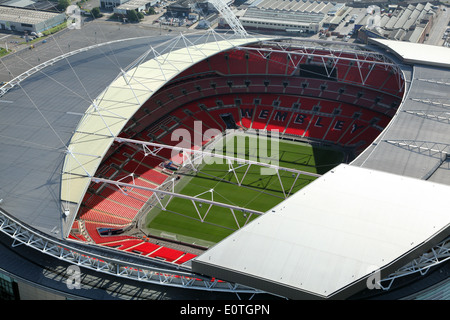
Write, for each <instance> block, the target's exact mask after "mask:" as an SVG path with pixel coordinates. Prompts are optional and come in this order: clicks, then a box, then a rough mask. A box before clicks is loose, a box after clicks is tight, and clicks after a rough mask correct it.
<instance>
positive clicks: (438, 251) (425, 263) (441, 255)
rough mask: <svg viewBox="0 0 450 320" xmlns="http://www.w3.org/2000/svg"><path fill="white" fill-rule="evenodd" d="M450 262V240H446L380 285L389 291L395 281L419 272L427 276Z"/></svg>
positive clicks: (385, 279) (380, 282)
mask: <svg viewBox="0 0 450 320" xmlns="http://www.w3.org/2000/svg"><path fill="white" fill-rule="evenodd" d="M449 260H450V238H447V239H445V240H444V241H442V242H441V243H439V244H438V245H436V246H435V247H433V248H432V249H431V250H430V251H428V252H426V253H424V254H422V255H421V256H420V257H418V258H417V259H414V260H413V261H411V262H410V263H408V264H407V265H405V266H403V267H402V268H400V269H398V270H397V271H396V272H394V273H392V274H390V275H389V276H388V277H386V278H384V279H382V280H380V281H379V282H378V284H379V285H380V287H381V288H382V289H383V290H389V289H390V288H391V287H392V284H393V283H394V281H395V280H397V279H399V278H401V277H404V276H408V275H412V274H415V273H417V272H419V273H420V274H421V275H422V276H423V275H425V274H426V273H427V272H428V270H430V268H432V267H435V266H437V265H440V264H442V263H444V262H446V261H449Z"/></svg>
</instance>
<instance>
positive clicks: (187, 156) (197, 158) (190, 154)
mask: <svg viewBox="0 0 450 320" xmlns="http://www.w3.org/2000/svg"><path fill="white" fill-rule="evenodd" d="M115 141H117V142H119V143H132V144H138V145H142V147H143V150H144V154H145V155H148V154H152V155H156V154H157V153H158V152H159V151H160V150H162V149H164V148H166V149H171V150H176V151H179V152H182V153H183V166H190V167H191V168H192V169H193V170H194V171H197V168H196V166H195V164H198V163H199V162H201V161H202V160H203V159H204V158H205V157H211V158H219V159H223V160H225V161H227V163H228V168H229V170H228V171H229V172H233V174H234V176H235V178H236V181H237V185H238V186H242V183H243V182H244V180H245V178H246V177H247V173H248V172H249V170H250V167H251V166H252V165H255V166H260V167H263V168H266V169H269V170H270V169H272V170H273V171H274V173H271V174H274V175H276V176H277V177H278V181H279V183H280V186H281V189H282V192H283V195H284V198H285V199H286V198H288V197H289V196H290V195H291V192H292V190H293V188H294V186H295V183H296V182H297V180H298V178H299V177H300V175H306V176H310V177H316V178H318V177H320V176H321V175H320V174H316V173H311V172H307V171H302V170H297V169H293V168H286V167H280V166H278V165H274V164H270V163H264V162H259V161H254V160H249V159H242V158H236V157H232V156H227V155H223V154H219V153H212V152H208V151H205V150H195V149H188V148H182V147H177V146H170V145H165V144H161V143H154V142H147V141H141V140H134V139H128V138H121V137H116V138H115ZM149 146H152V147H154V148H155V149H153V150H150V149H149ZM233 162H237V163H238V165H237V166H236V167H235V166H234V165H233ZM245 166H246V167H247V168H246V170H245V172H244V175H243V176H242V177H241V179H239V177H238V176H237V173H236V170H238V169H240V168H242V167H245ZM280 171H285V172H290V173H292V175H293V177H294V176H295V179H294V182H293V183H292V185H291V186H290V188H289V189H288V190H286V189H285V186H284V185H283V183H282V180H281V176H280ZM94 179H97V178H94ZM94 181H95V180H94ZM97 181H101V180H97ZM109 183H113V181H112V180H110V181H109ZM148 190H150V189H148ZM153 190H155V191H154V192H161V190H158V189H152V190H150V191H153ZM171 196H180V195H178V194H176V193H173V194H172V195H171ZM191 200H193V199H191ZM222 205H223V204H222ZM229 209H231V210H232V213H233V215H234V212H233V210H235V209H237V210H245V211H248V210H247V209H242V208H234V206H233V208H232V207H229ZM255 213H256V212H255Z"/></svg>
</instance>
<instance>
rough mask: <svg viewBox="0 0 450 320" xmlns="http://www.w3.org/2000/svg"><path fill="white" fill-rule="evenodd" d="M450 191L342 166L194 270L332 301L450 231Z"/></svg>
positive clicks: (230, 239)
mask: <svg viewBox="0 0 450 320" xmlns="http://www.w3.org/2000/svg"><path fill="white" fill-rule="evenodd" d="M405 186H407V187H405ZM449 192H450V187H448V186H444V185H439V184H435V183H431V182H426V181H423V180H418V179H413V178H406V177H402V176H398V175H393V174H389V173H384V172H380V171H373V170H368V169H363V168H359V167H354V166H350V165H340V166H338V167H337V168H335V169H334V170H332V171H330V172H329V173H327V174H325V175H324V176H322V177H321V178H318V179H316V180H315V181H314V182H312V183H311V184H309V185H308V186H306V187H305V188H304V189H302V190H301V191H299V192H298V193H296V194H294V195H292V196H291V197H290V198H288V199H287V200H286V201H284V202H282V203H281V204H279V205H278V206H276V207H274V208H273V209H272V210H270V211H269V212H267V213H266V214H265V215H263V216H261V217H259V218H258V219H256V220H255V221H253V222H252V223H250V224H249V225H247V226H246V227H244V228H242V229H240V230H238V231H237V232H235V233H234V234H232V235H231V236H229V237H228V238H226V239H225V240H223V241H222V242H220V243H218V244H217V245H216V246H214V247H212V248H211V249H209V250H208V251H207V252H205V253H204V254H203V255H201V256H200V257H198V258H197V259H195V261H194V262H193V268H194V270H196V268H198V266H199V265H201V266H206V267H212V268H215V269H216V270H218V269H223V270H228V271H229V270H232V271H233V272H235V273H237V274H240V275H243V274H246V275H249V276H250V278H253V279H254V278H258V279H260V280H263V281H266V282H268V283H271V284H277V285H281V286H286V287H290V288H295V289H296V290H298V291H301V292H305V293H309V294H311V295H312V296H315V297H321V298H329V297H330V296H333V295H334V294H336V293H337V292H339V291H340V290H342V289H343V288H346V287H348V286H350V285H351V284H352V283H354V282H355V281H365V280H364V279H365V278H367V277H368V276H369V275H370V273H371V272H373V271H375V270H382V269H383V268H384V267H385V266H387V265H389V264H391V263H392V262H394V261H396V260H397V259H399V258H400V257H402V256H403V255H405V254H406V253H409V252H411V251H413V250H414V249H415V248H416V247H417V246H419V245H421V244H423V242H425V241H427V240H428V239H430V238H431V237H433V236H435V235H436V233H438V232H439V231H441V230H443V228H446V227H447V228H448V226H449V225H450V216H449V215H448V213H447V212H444V211H443V210H441V208H444V207H446V203H447V200H446V197H447V196H446V195H447V194H448V193H449ZM418 199H422V200H420V201H418ZM325 200H326V201H325ZM330 266H332V268H330ZM203 270H204V269H203ZM218 277H219V275H218ZM226 280H229V279H226ZM244 284H246V283H244ZM247 285H248V284H247ZM253 285H254V283H253Z"/></svg>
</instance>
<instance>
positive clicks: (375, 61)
mask: <svg viewBox="0 0 450 320" xmlns="http://www.w3.org/2000/svg"><path fill="white" fill-rule="evenodd" d="M267 44H269V45H272V47H270V48H269V47H266V48H263V47H246V46H240V47H238V49H240V50H246V51H248V52H253V53H254V54H256V55H261V56H262V57H268V56H269V53H270V52H281V53H286V54H288V56H289V57H290V60H291V62H292V63H293V65H295V63H294V61H293V59H292V57H293V56H296V55H298V56H302V57H303V56H308V57H311V58H316V59H320V61H321V62H320V63H322V64H323V65H324V66H326V67H327V68H325V70H326V71H327V73H328V76H330V75H331V73H332V72H333V71H334V70H335V69H337V66H338V65H339V63H341V62H345V63H346V64H347V63H348V62H352V63H354V64H355V65H356V66H357V68H358V70H359V76H360V80H361V84H362V85H365V84H366V82H367V80H368V78H369V76H370V75H371V73H372V70H373V69H374V67H375V66H376V65H379V66H382V67H383V68H384V69H385V70H391V71H392V72H393V74H396V75H398V76H397V81H398V88H399V89H400V88H401V87H402V80H403V73H402V72H400V67H399V66H398V65H397V64H395V63H393V62H392V61H390V60H388V59H387V58H386V57H385V56H383V55H380V54H378V53H376V52H369V51H344V50H335V49H332V48H317V47H311V46H303V47H301V46H300V48H298V49H294V50H292V49H291V48H290V46H289V44H287V45H284V44H283V43H280V42H270V41H266V42H265V45H267ZM324 50H326V51H328V53H326V54H324V53H323V51H324ZM348 55H353V57H349V56H348ZM297 61H301V59H297ZM296 63H298V62H296ZM295 66H296V65H295ZM330 67H331V69H330V70H329V68H330ZM363 69H365V70H368V71H367V72H365V74H363V72H362V70H363Z"/></svg>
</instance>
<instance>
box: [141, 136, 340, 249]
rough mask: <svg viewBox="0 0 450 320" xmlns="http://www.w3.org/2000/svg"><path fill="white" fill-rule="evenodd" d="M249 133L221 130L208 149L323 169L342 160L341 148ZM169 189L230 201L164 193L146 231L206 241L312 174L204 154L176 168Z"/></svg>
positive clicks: (290, 191)
mask: <svg viewBox="0 0 450 320" xmlns="http://www.w3.org/2000/svg"><path fill="white" fill-rule="evenodd" d="M274 141H275V140H273V139H270V138H265V137H256V136H251V135H242V134H240V135H239V134H238V135H232V136H227V138H225V139H224V140H223V141H222V143H218V144H217V145H215V146H214V150H213V152H214V153H217V154H224V155H227V156H230V157H233V158H239V159H246V160H253V161H258V162H264V163H269V164H273V165H276V166H279V167H283V168H291V169H295V170H297V171H305V172H310V173H318V174H323V173H325V172H327V171H328V170H330V169H332V168H333V167H335V166H336V165H337V164H339V163H341V162H342V161H343V153H342V152H340V151H336V150H332V149H329V148H318V147H314V146H311V145H309V144H306V143H299V142H292V141H284V140H276V142H274ZM176 175H177V176H179V177H180V179H179V180H178V182H177V184H176V186H175V192H177V193H180V194H183V195H188V196H191V197H196V198H199V199H206V200H212V201H215V202H220V203H223V204H227V205H231V206H233V208H232V209H230V208H227V207H221V206H217V205H211V204H209V203H200V202H198V201H192V200H190V199H182V198H177V197H171V198H170V197H168V196H166V197H164V198H163V199H162V200H161V202H162V204H163V205H164V207H165V210H164V209H162V208H161V206H157V207H155V208H153V209H152V210H150V212H149V214H148V215H147V220H146V226H147V231H148V232H149V233H150V234H152V235H156V236H162V237H169V238H171V239H176V240H179V241H183V242H187V243H195V244H198V245H204V246H210V245H212V244H214V243H217V242H218V241H220V240H222V239H223V238H225V237H226V236H228V235H230V234H231V233H233V232H234V231H236V230H237V229H239V228H240V227H242V226H244V225H245V224H246V223H249V222H250V221H252V220H253V219H255V218H257V217H258V216H259V215H258V214H256V213H249V212H248V211H246V210H239V209H236V208H246V209H252V210H255V211H258V212H262V213H264V212H267V211H268V210H270V209H271V208H273V207H274V206H275V205H277V204H278V203H280V202H281V201H283V200H284V199H285V198H286V197H288V196H289V195H291V194H293V193H295V192H297V191H298V190H300V189H301V188H303V187H305V186H306V185H308V184H309V183H310V182H311V181H313V180H314V179H316V177H312V176H308V175H305V174H297V172H293V171H285V170H281V169H280V170H278V173H277V170H275V169H269V168H263V167H262V166H260V165H257V164H252V165H248V164H246V163H243V162H239V161H230V160H224V159H222V158H210V157H208V158H205V159H203V162H202V163H201V164H198V165H197V170H186V169H182V170H179V172H177V173H176Z"/></svg>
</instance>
